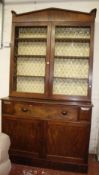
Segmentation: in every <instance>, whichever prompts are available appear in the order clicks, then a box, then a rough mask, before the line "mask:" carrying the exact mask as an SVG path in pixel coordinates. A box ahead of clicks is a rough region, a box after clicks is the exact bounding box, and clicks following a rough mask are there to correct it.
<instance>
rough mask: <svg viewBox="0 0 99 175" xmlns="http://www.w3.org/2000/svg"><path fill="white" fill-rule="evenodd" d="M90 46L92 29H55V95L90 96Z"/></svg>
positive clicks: (72, 27) (66, 27) (58, 27)
mask: <svg viewBox="0 0 99 175" xmlns="http://www.w3.org/2000/svg"><path fill="white" fill-rule="evenodd" d="M89 44H90V27H81V26H79V27H76V26H56V27H55V50H54V72H53V92H52V93H53V94H54V95H63V94H65V95H67V96H68V95H69V96H70V95H71V96H87V95H88V78H89V56H90V50H89Z"/></svg>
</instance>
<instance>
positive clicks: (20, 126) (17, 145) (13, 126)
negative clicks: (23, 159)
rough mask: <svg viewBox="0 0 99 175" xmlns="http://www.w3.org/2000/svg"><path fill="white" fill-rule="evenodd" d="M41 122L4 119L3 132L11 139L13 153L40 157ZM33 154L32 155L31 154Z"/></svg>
mask: <svg viewBox="0 0 99 175" xmlns="http://www.w3.org/2000/svg"><path fill="white" fill-rule="evenodd" d="M39 126H40V121H39V120H33V121H31V120H28V119H26V120H25V119H24V120H23V119H17V118H15V117H12V118H10V117H7V116H6V117H4V118H3V131H4V132H5V133H7V134H8V135H9V136H10V138H11V151H12V152H13V151H16V152H17V153H18V154H19V153H20V151H21V155H19V156H22V155H23V156H25V154H26V155H27V154H29V155H30V157H32V156H33V157H39V145H40V144H39V141H40V135H39V133H40V128H39ZM30 153H31V154H30Z"/></svg>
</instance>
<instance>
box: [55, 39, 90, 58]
mask: <svg viewBox="0 0 99 175" xmlns="http://www.w3.org/2000/svg"><path fill="white" fill-rule="evenodd" d="M63 55H64V56H85V57H88V56H89V43H81V42H62V41H60V42H56V44H55V56H63Z"/></svg>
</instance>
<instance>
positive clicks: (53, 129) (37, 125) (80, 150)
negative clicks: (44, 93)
mask: <svg viewBox="0 0 99 175" xmlns="http://www.w3.org/2000/svg"><path fill="white" fill-rule="evenodd" d="M91 107H92V106H91V104H85V103H74V104H73V103H70V102H68V103H64V102H61V103H60V102H59V103H56V102H55V101H50V102H49V101H33V100H32V101H31V100H28V101H26V100H25V99H19V98H8V99H3V100H2V129H3V132H5V133H7V134H8V135H9V136H10V138H11V148H10V157H11V159H12V161H13V162H16V163H22V164H28V165H32V166H39V167H47V168H53V169H61V170H62V169H63V170H70V171H79V172H80V171H81V172H87V169H88V147H89V137H90V126H91Z"/></svg>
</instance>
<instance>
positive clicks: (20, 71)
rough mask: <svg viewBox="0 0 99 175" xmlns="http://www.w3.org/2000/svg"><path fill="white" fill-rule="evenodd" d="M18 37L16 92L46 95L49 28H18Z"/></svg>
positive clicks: (15, 74)
mask: <svg viewBox="0 0 99 175" xmlns="http://www.w3.org/2000/svg"><path fill="white" fill-rule="evenodd" d="M16 35H17V36H16V48H15V66H14V68H15V69H14V77H16V78H14V80H16V84H17V85H16V91H17V92H32V93H44V87H45V85H44V83H45V82H44V79H45V58H46V49H47V27H46V26H33V27H17V28H16Z"/></svg>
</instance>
